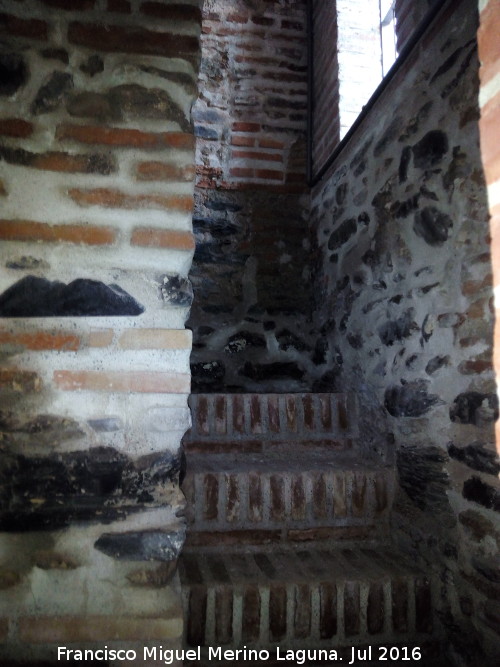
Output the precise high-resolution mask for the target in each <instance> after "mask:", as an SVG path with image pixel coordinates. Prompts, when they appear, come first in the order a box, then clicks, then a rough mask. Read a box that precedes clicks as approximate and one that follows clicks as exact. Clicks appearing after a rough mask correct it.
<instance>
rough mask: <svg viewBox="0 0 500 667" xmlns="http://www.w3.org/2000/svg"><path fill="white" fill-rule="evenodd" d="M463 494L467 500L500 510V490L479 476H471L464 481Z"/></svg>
mask: <svg viewBox="0 0 500 667" xmlns="http://www.w3.org/2000/svg"><path fill="white" fill-rule="evenodd" d="M462 495H463V497H464V498H465V499H466V500H472V501H473V502H475V503H478V504H479V505H482V506H483V507H487V508H488V509H492V510H495V511H496V512H500V492H499V491H498V490H497V489H495V488H493V487H492V486H490V485H489V484H486V482H483V480H482V479H480V478H479V477H471V479H468V480H467V481H466V482H464V486H463V490H462Z"/></svg>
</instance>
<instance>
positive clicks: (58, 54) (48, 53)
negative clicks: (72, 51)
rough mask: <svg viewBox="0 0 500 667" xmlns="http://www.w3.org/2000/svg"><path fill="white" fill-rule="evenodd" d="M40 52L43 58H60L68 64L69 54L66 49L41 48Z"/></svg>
mask: <svg viewBox="0 0 500 667" xmlns="http://www.w3.org/2000/svg"><path fill="white" fill-rule="evenodd" d="M40 53H41V55H42V57H43V58H47V59H50V60H60V61H61V62H62V63H64V64H65V65H69V54H68V52H67V51H66V49H43V50H42V51H41V52H40Z"/></svg>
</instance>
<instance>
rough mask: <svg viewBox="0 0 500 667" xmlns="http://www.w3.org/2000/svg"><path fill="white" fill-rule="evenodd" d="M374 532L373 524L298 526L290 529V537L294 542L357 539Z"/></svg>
mask: <svg viewBox="0 0 500 667" xmlns="http://www.w3.org/2000/svg"><path fill="white" fill-rule="evenodd" d="M372 533H373V528H372V526H334V527H332V528H330V527H326V526H325V527H323V526H322V527H320V528H304V529H302V528H297V529H290V530H289V531H288V539H289V540H292V541H294V542H313V541H316V540H357V539H365V538H367V537H369V536H370V535H371V534H372Z"/></svg>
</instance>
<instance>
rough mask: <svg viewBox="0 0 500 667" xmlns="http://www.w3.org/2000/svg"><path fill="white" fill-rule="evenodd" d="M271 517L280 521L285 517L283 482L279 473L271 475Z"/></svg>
mask: <svg viewBox="0 0 500 667" xmlns="http://www.w3.org/2000/svg"><path fill="white" fill-rule="evenodd" d="M270 487H271V508H270V511H271V519H272V520H273V521H282V520H283V519H284V517H285V483H284V480H283V477H282V476H281V475H271V478H270Z"/></svg>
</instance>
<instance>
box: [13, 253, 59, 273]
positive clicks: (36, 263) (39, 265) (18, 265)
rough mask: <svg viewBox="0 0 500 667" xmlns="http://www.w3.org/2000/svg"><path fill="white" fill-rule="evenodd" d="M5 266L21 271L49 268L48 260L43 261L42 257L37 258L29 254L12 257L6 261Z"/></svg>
mask: <svg viewBox="0 0 500 667" xmlns="http://www.w3.org/2000/svg"><path fill="white" fill-rule="evenodd" d="M5 266H6V267H7V268H8V269H18V270H23V271H26V270H31V269H49V268H50V264H48V262H45V261H44V260H43V259H38V258H37V257H32V256H31V255H23V256H22V257H18V258H17V259H13V260H11V261H10V262H7V263H6V264H5Z"/></svg>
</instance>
